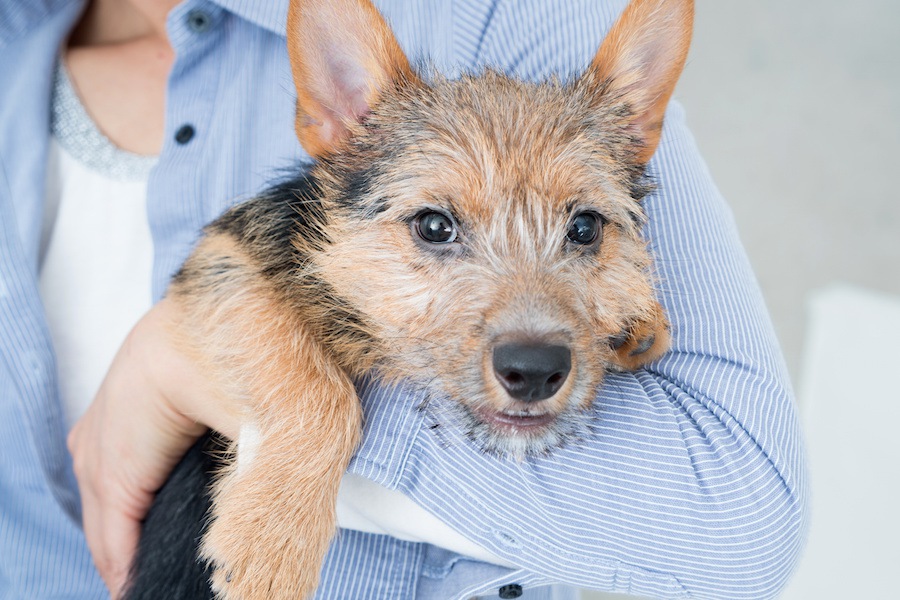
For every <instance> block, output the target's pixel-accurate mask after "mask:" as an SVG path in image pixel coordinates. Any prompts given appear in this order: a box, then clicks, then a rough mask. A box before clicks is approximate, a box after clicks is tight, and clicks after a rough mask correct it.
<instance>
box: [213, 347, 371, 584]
mask: <svg viewBox="0 0 900 600" xmlns="http://www.w3.org/2000/svg"><path fill="white" fill-rule="evenodd" d="M302 346H303V347H302V348H299V349H298V348H297V347H296V345H295V346H294V347H293V348H290V349H286V350H285V354H287V353H288V352H290V354H291V356H290V357H284V356H282V357H280V358H281V359H284V360H289V361H290V363H291V364H290V365H287V364H285V365H281V366H282V367H288V368H287V369H286V370H284V371H282V373H283V375H282V378H281V380H279V381H274V382H273V381H266V382H264V383H263V384H262V388H265V389H256V390H254V391H253V393H254V395H257V394H258V396H257V397H260V398H265V399H266V400H265V401H264V402H263V403H262V406H259V407H258V408H259V409H260V410H259V412H258V414H257V415H255V417H254V421H253V422H252V424H248V425H246V426H244V427H242V430H241V437H240V439H239V441H238V447H237V456H238V458H237V460H236V461H235V462H234V464H232V465H231V466H230V467H229V468H228V469H227V470H226V471H225V472H223V473H222V475H221V476H220V477H219V478H218V480H217V483H216V485H215V486H214V489H213V511H212V519H213V520H212V523H211V525H210V527H209V530H208V532H207V534H206V536H205V538H204V540H203V547H202V550H201V552H202V556H203V557H204V558H206V559H208V560H211V561H212V562H213V564H214V566H215V571H214V575H213V578H212V586H213V589H214V590H215V591H216V594H217V596H218V597H219V598H222V599H224V600H264V599H265V600H279V599H285V600H287V599H290V600H296V599H301V598H308V597H309V596H311V595H312V593H313V592H314V591H315V589H316V586H317V584H318V580H319V572H320V570H321V565H322V561H323V559H324V556H325V553H326V551H327V549H328V546H329V542H330V540H331V538H332V536H333V534H334V530H335V502H336V498H337V493H338V486H339V484H340V480H341V476H342V475H343V473H344V471H345V470H346V468H347V463H348V462H349V460H350V457H351V456H352V454H353V451H354V449H355V448H356V445H357V442H358V438H359V430H360V421H361V410H360V406H359V400H358V399H357V396H356V392H355V390H354V388H353V385H352V383H351V382H350V380H349V378H348V377H347V375H346V374H344V373H343V372H342V371H341V370H340V369H338V368H337V367H336V366H334V365H333V364H332V363H331V362H330V361H329V359H328V357H326V356H325V355H324V353H323V352H322V351H321V350H320V349H319V348H318V347H317V345H316V344H315V342H312V341H309V340H304V341H303V342H302ZM279 370H280V369H279Z"/></svg>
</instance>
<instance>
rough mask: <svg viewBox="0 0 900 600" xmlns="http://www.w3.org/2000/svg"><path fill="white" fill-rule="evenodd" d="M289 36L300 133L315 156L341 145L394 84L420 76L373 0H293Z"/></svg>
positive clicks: (306, 146)
mask: <svg viewBox="0 0 900 600" xmlns="http://www.w3.org/2000/svg"><path fill="white" fill-rule="evenodd" d="M287 38H288V54H289V55H290V59H291V70H292V71H293V74H294V84H295V85H296V86H297V117H296V122H295V127H296V130H297V137H298V138H299V140H300V143H301V144H302V145H303V147H304V148H305V149H306V151H307V152H308V153H309V154H310V156H313V157H319V156H323V155H327V154H330V153H332V152H334V151H335V150H337V149H338V148H340V146H341V145H342V144H343V143H344V142H345V141H346V140H347V138H348V137H349V135H350V127H352V124H353V123H354V122H359V121H361V120H362V119H364V118H365V116H366V115H367V114H368V112H369V109H370V108H371V107H372V106H373V104H375V103H376V102H377V101H378V98H379V95H380V94H381V93H382V92H383V91H384V90H385V89H387V88H388V86H391V85H395V84H396V83H398V82H400V81H404V80H406V81H413V80H415V79H416V76H415V74H414V73H413V71H412V68H411V67H410V65H409V61H408V60H407V58H406V56H405V55H404V54H403V51H402V50H401V49H400V44H398V43H397V40H396V38H395V37H394V34H393V33H392V32H391V29H390V27H388V25H387V23H386V22H385V20H384V18H383V17H382V16H381V14H379V12H378V10H377V9H376V8H375V7H374V6H373V5H372V3H371V2H370V1H369V0H291V4H290V8H289V9H288V31H287Z"/></svg>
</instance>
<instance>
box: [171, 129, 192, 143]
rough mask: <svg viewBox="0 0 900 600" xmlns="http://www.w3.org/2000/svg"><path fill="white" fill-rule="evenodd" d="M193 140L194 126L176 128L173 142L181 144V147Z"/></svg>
mask: <svg viewBox="0 0 900 600" xmlns="http://www.w3.org/2000/svg"><path fill="white" fill-rule="evenodd" d="M193 138H194V126H193V125H182V126H181V127H179V128H178V131H176V132H175V141H176V142H178V143H179V144H181V145H182V146H183V145H185V144H187V143H188V142H189V141H191V140H192V139H193Z"/></svg>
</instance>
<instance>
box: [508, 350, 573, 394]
mask: <svg viewBox="0 0 900 600" xmlns="http://www.w3.org/2000/svg"><path fill="white" fill-rule="evenodd" d="M571 369H572V353H571V351H569V349H568V348H567V347H565V346H550V345H545V344H504V345H502V346H497V347H496V348H494V374H495V375H496V376H497V380H498V381H499V382H500V384H501V385H502V386H503V388H504V389H505V390H506V391H507V392H508V393H509V395H510V396H512V397H513V398H515V399H516V400H521V401H522V402H537V401H539V400H546V399H547V398H549V397H550V396H552V395H553V394H555V393H556V392H557V391H559V388H561V387H562V384H563V383H565V381H566V377H568V375H569V371H570V370H571Z"/></svg>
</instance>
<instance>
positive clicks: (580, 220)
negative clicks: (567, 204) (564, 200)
mask: <svg viewBox="0 0 900 600" xmlns="http://www.w3.org/2000/svg"><path fill="white" fill-rule="evenodd" d="M602 237H603V217H601V216H600V215H598V214H597V213H595V212H590V211H585V212H582V213H578V214H577V215H575V218H574V219H572V224H571V225H570V226H569V232H568V233H567V234H566V238H567V239H568V240H569V241H570V242H572V243H573V244H579V245H581V246H587V245H589V244H593V243H595V242H599V241H600V240H601V239H602Z"/></svg>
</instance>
